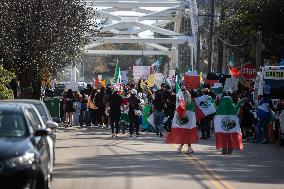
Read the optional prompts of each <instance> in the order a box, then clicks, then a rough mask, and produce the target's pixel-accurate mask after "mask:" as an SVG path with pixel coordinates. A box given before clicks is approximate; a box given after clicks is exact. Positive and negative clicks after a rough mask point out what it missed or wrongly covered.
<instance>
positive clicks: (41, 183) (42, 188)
mask: <svg viewBox="0 0 284 189" xmlns="http://www.w3.org/2000/svg"><path fill="white" fill-rule="evenodd" d="M36 189H50V181H49V179H45V178H44V176H43V175H39V176H38V178H37V182H36Z"/></svg>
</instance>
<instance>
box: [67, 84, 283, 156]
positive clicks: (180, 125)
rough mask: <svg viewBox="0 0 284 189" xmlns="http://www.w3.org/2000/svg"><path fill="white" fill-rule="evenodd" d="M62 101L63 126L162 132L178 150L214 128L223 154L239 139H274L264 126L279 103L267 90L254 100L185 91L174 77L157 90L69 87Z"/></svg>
mask: <svg viewBox="0 0 284 189" xmlns="http://www.w3.org/2000/svg"><path fill="white" fill-rule="evenodd" d="M62 103H63V110H62V111H63V112H62V119H63V120H64V123H65V127H76V126H78V127H79V126H81V127H88V126H96V127H100V128H105V129H108V130H111V137H113V138H116V137H118V134H119V133H121V134H122V135H124V134H125V133H126V130H128V132H129V137H138V136H140V131H142V132H153V133H155V134H156V135H157V137H161V138H163V137H165V142H166V143H173V144H179V146H178V149H177V151H178V152H181V151H182V147H183V146H184V145H188V149H187V151H186V152H187V153H189V154H190V153H193V152H194V150H193V146H192V144H196V143H198V140H207V139H210V138H211V137H212V136H213V135H212V133H215V137H212V138H215V141H216V148H217V149H222V154H223V155H226V154H232V152H233V150H234V149H236V150H243V148H244V147H243V141H251V142H253V143H262V144H268V143H270V142H273V137H272V138H271V136H270V135H271V133H270V132H269V125H270V124H271V123H272V122H273V116H274V112H275V111H279V110H282V109H283V108H284V105H283V103H282V102H281V101H280V102H279V105H278V108H277V109H275V108H274V107H273V105H272V102H271V100H270V99H269V98H268V97H267V96H266V95H261V96H259V97H258V101H257V102H255V101H254V100H253V98H252V91H249V90H243V91H236V92H233V91H232V90H227V91H223V92H222V93H221V94H216V93H215V92H214V91H213V90H212V89H210V88H207V87H203V88H199V89H197V90H190V91H189V90H187V87H186V86H185V85H184V84H183V83H179V82H177V83H176V86H175V87H171V86H169V85H168V84H166V83H163V84H162V85H161V87H160V89H157V88H150V87H144V88H141V87H140V86H139V85H134V84H131V85H123V86H122V85H119V86H117V85H111V84H109V85H107V86H99V87H96V88H93V89H92V91H90V90H86V89H83V90H81V91H80V92H79V91H76V92H73V91H72V90H71V89H68V91H66V92H64V94H63V101H62ZM199 132H200V134H199ZM199 136H200V137H199Z"/></svg>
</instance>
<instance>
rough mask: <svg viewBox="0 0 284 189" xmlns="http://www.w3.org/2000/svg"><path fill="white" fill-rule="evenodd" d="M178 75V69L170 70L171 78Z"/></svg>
mask: <svg viewBox="0 0 284 189" xmlns="http://www.w3.org/2000/svg"><path fill="white" fill-rule="evenodd" d="M175 76H176V71H175V70H169V78H170V79H173V78H175Z"/></svg>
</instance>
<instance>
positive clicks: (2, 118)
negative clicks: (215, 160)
mask: <svg viewBox="0 0 284 189" xmlns="http://www.w3.org/2000/svg"><path fill="white" fill-rule="evenodd" d="M26 135H27V127H26V122H25V120H24V117H23V115H22V114H20V113H17V112H10V111H2V110H0V137H24V136H26Z"/></svg>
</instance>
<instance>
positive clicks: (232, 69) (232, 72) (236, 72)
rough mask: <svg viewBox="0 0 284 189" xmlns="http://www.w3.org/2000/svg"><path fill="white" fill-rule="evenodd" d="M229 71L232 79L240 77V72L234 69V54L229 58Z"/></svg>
mask: <svg viewBox="0 0 284 189" xmlns="http://www.w3.org/2000/svg"><path fill="white" fill-rule="evenodd" d="M228 64H229V70H230V73H231V75H232V76H234V77H240V76H241V72H240V70H239V69H238V68H236V61H235V56H234V54H231V55H230V56H229V62H228Z"/></svg>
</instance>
